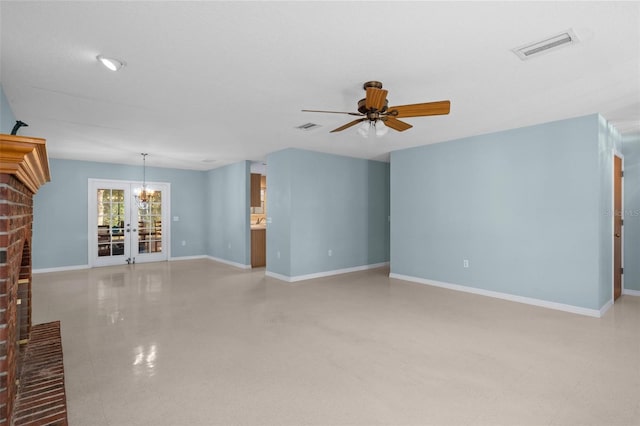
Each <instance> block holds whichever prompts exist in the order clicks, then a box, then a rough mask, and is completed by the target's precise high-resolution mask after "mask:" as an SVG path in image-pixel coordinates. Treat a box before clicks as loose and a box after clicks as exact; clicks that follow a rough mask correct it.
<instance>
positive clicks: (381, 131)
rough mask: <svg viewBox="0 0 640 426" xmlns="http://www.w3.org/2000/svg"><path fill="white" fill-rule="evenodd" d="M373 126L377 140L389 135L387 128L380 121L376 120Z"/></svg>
mask: <svg viewBox="0 0 640 426" xmlns="http://www.w3.org/2000/svg"><path fill="white" fill-rule="evenodd" d="M374 126H375V128H376V136H377V137H379V138H380V137H382V136H384V135H386V134H387V133H389V128H388V127H387V125H386V124H384V121H382V120H376V122H375V124H374Z"/></svg>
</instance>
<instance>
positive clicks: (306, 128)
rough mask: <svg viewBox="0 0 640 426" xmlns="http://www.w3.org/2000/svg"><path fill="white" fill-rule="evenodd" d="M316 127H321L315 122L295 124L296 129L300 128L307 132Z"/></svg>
mask: <svg viewBox="0 0 640 426" xmlns="http://www.w3.org/2000/svg"><path fill="white" fill-rule="evenodd" d="M318 127H321V126H320V125H319V124H316V123H305V124H302V125H300V126H297V127H296V129H300V130H304V131H307V132H308V131H309V130H313V129H316V128H318Z"/></svg>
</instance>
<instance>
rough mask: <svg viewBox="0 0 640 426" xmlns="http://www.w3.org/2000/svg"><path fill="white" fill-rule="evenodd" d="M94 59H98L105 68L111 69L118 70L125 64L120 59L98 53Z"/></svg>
mask: <svg viewBox="0 0 640 426" xmlns="http://www.w3.org/2000/svg"><path fill="white" fill-rule="evenodd" d="M96 59H98V61H100V63H101V64H102V65H104V66H105V67H107V69H109V70H111V71H118V70H119V69H120V68H122V67H124V66H125V62H124V61H121V60H120V59H116V58H107V57H105V56H102V55H98V56H97V57H96Z"/></svg>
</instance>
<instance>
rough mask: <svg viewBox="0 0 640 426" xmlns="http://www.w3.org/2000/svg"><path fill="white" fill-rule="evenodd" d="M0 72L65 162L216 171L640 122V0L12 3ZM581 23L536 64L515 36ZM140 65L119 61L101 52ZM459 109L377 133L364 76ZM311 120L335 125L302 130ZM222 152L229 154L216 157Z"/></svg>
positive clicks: (395, 93)
mask: <svg viewBox="0 0 640 426" xmlns="http://www.w3.org/2000/svg"><path fill="white" fill-rule="evenodd" d="M0 20H1V37H2V40H1V42H2V45H1V48H2V50H1V61H2V62H1V71H0V72H1V73H0V83H1V84H2V87H3V89H4V92H5V94H6V95H7V98H8V100H9V104H10V105H11V108H12V110H13V112H14V114H15V116H16V118H17V119H19V120H22V121H25V122H27V123H28V124H29V127H28V128H23V129H21V130H20V133H19V134H22V135H32V136H39V137H44V138H46V139H47V149H48V152H49V155H50V157H52V158H68V159H78V160H90V161H104V162H115V163H124V164H141V157H140V153H141V152H148V153H149V157H148V159H147V164H148V165H149V166H161V167H176V168H184V169H197V170H207V169H211V168H214V167H218V166H221V165H224V164H228V163H232V162H236V161H240V160H245V159H246V160H263V159H264V158H265V156H266V155H267V154H268V153H270V152H273V151H276V150H280V149H284V148H288V147H297V148H303V149H310V150H315V151H322V152H328V153H334V154H340V155H347V156H354V157H361V158H371V159H379V160H386V159H387V158H388V153H389V152H390V151H393V150H396V149H401V148H406V147H411V146H417V145H424V144H428V143H434V142H441V141H447V140H451V139H456V138H461V137H465V136H472V135H477V134H482V133H488V132H493V131H498V130H503V129H509V128H515V127H521V126H526V125H531V124H536V123H542V122H547V121H553V120H559V119H564V118H569V117H575V116H580V115H585V114H592V113H601V114H603V115H604V117H606V118H607V119H608V120H610V121H611V122H612V123H613V124H614V125H615V126H616V127H617V128H618V129H619V130H620V131H621V132H622V133H637V132H640V3H639V2H620V3H616V2H531V3H528V2H527V3H523V2H406V3H405V2H398V1H393V2H391V1H390V2H363V1H358V2H245V1H242V2H211V1H208V2H180V1H178V2H159V1H156V2H137V1H136V2H133V1H131V2H111V1H102V2H58V1H47V2H25V1H16V2H13V1H2V2H1V3H0ZM569 28H573V29H574V31H575V32H576V34H577V35H578V37H579V38H580V42H579V43H577V44H575V45H572V46H569V47H565V48H562V49H558V50H557V51H555V52H551V53H548V54H546V55H542V56H540V57H537V58H533V59H530V60H527V61H521V60H520V59H519V58H518V57H517V56H516V55H515V54H513V53H512V52H511V51H510V49H512V48H514V47H519V46H521V45H523V44H526V43H528V42H533V41H537V40H539V39H543V38H545V37H548V36H552V35H555V34H557V33H559V32H561V31H564V30H567V29H569ZM98 54H104V55H106V56H114V57H118V58H121V59H123V60H125V61H126V63H127V65H126V67H125V68H123V69H122V70H121V71H119V72H117V73H113V72H110V71H108V70H106V69H105V68H103V67H102V66H101V65H100V64H98V62H97V61H96V59H95V58H96V55H98ZM367 80H380V81H382V82H383V83H384V86H385V88H386V89H388V90H389V96H388V98H389V100H390V105H400V104H410V103H419V102H430V101H438V100H443V99H450V100H451V104H452V106H451V114H450V115H448V116H437V117H419V118H409V119H406V121H407V122H409V123H411V124H413V125H414V127H413V128H412V129H410V130H408V131H406V132H403V133H397V132H394V131H391V132H390V133H389V134H388V135H387V136H385V137H384V138H375V137H374V138H369V139H363V138H362V137H360V136H359V135H358V134H357V133H356V131H355V127H354V128H351V129H348V130H345V131H343V132H341V133H333V134H330V133H329V131H330V130H332V129H333V128H336V127H338V126H340V125H342V124H344V123H346V122H348V121H351V120H352V119H353V117H350V116H348V115H334V114H317V113H304V112H301V111H300V110H301V109H302V108H307V109H330V110H339V111H355V110H356V103H357V101H358V100H359V99H360V98H362V97H364V91H362V83H364V82H365V81H367ZM307 122H313V123H317V124H320V125H321V126H322V127H320V128H317V129H315V130H312V131H309V132H304V131H301V130H298V129H295V127H296V126H299V125H301V124H304V123H307ZM211 160H215V162H212V161H211Z"/></svg>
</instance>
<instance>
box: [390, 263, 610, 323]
mask: <svg viewBox="0 0 640 426" xmlns="http://www.w3.org/2000/svg"><path fill="white" fill-rule="evenodd" d="M389 278H395V279H398V280H404V281H411V282H415V283H418V284H426V285H430V286H434V287H442V288H446V289H449V290H456V291H463V292H466V293H473V294H479V295H481V296H489V297H494V298H497V299H503V300H508V301H511V302H518V303H524V304H527V305H534V306H540V307H543V308H549V309H555V310H558V311H565V312H571V313H574V314H580V315H586V316H590V317H595V318H600V317H601V316H602V313H604V312H603V311H602V310H603V309H604V311H606V310H607V309H609V306H607V305H608V304H605V306H604V307H603V308H602V309H589V308H583V307H581V306H574V305H566V304H564V303H557V302H550V301H548V300H541V299H534V298H531V297H525V296H517V295H514V294H509V293H501V292H497V291H491V290H484V289H481V288H474V287H468V286H464V285H459V284H450V283H445V282H441V281H434V280H427V279H424V278H418V277H411V276H408V275H401V274H396V273H390V274H389ZM605 308H606V309H605Z"/></svg>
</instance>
